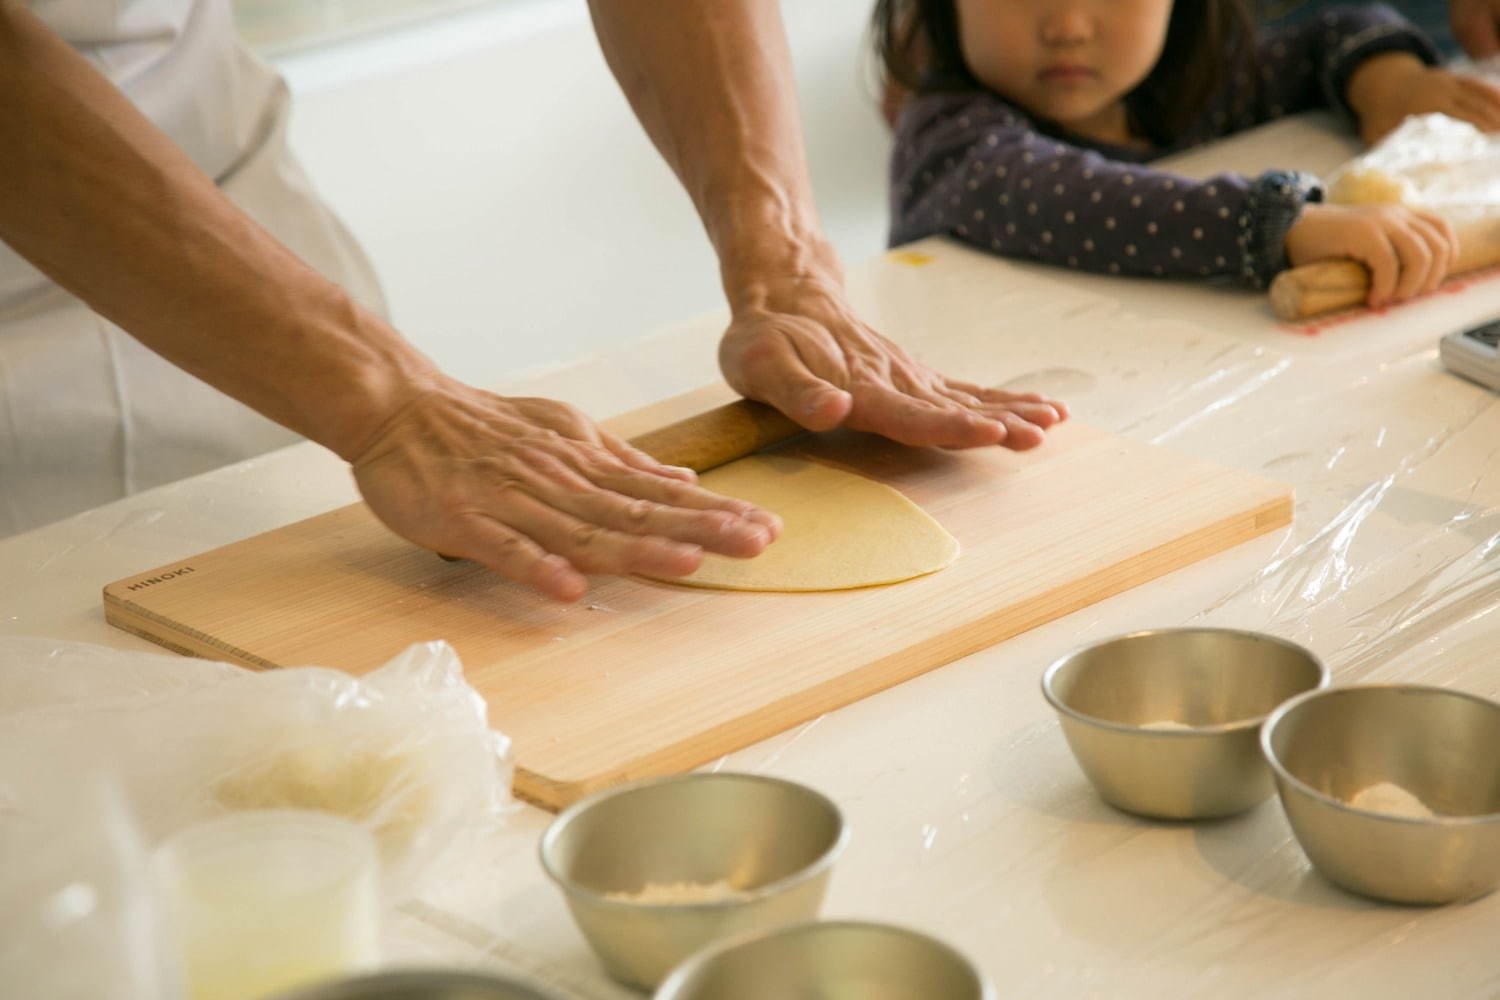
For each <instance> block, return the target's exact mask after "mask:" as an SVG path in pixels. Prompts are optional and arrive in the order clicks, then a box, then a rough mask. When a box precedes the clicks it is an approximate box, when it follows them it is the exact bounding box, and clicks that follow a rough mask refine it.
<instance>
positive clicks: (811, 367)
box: [719, 276, 1068, 451]
mask: <svg viewBox="0 0 1500 1000" xmlns="http://www.w3.org/2000/svg"><path fill="white" fill-rule="evenodd" d="M752 299H753V301H752V302H750V303H749V304H744V305H742V306H741V307H740V308H739V309H737V310H736V311H735V315H734V319H733V321H732V322H731V323H730V326H729V329H728V331H727V332H726V333H725V334H724V339H723V341H722V342H721V343H720V346H719V366H720V368H721V369H722V370H723V372H724V377H725V379H726V380H728V382H729V384H730V385H731V386H733V387H734V388H735V389H736V390H737V391H738V392H740V393H741V394H742V395H744V396H748V397H750V398H751V399H758V400H760V401H761V402H763V403H768V404H770V405H771V406H774V407H776V408H777V409H779V410H781V412H783V413H785V414H786V415H787V416H789V417H791V418H792V419H793V420H795V421H797V422H798V423H799V424H801V425H802V426H804V427H806V428H808V429H809V430H827V429H829V428H832V427H836V426H839V425H841V424H842V425H844V426H846V427H850V428H852V429H854V430H860V431H870V432H872V433H875V434H881V435H883V436H885V437H888V438H891V439H893V440H896V441H900V442H902V443H903V444H910V445H927V446H936V447H941V448H973V447H979V446H982V445H994V444H1000V445H1004V446H1005V447H1007V448H1012V449H1015V450H1017V451H1021V450H1024V449H1027V448H1033V447H1035V446H1036V445H1039V444H1041V443H1042V439H1043V437H1044V436H1045V432H1046V430H1047V428H1049V427H1051V426H1052V425H1053V424H1055V423H1057V422H1058V421H1059V420H1064V419H1066V418H1067V415H1068V410H1067V407H1066V406H1064V405H1063V404H1062V403H1060V402H1057V401H1056V400H1052V399H1048V398H1046V397H1043V396H1039V395H1037V394H1035V393H1013V392H1003V391H1001V390H998V389H985V388H981V387H980V386H977V385H973V384H971V383H968V382H960V381H956V380H954V379H950V378H946V377H944V376H943V375H941V374H939V373H938V372H935V371H933V370H932V369H931V368H928V367H927V366H926V365H923V364H921V363H919V362H917V361H915V360H913V359H912V358H911V357H910V356H908V355H907V354H906V352H905V351H903V350H902V349H901V348H900V347H898V346H896V345H895V344H893V343H891V342H890V341H889V340H887V339H885V338H884V337H882V336H880V335H879V334H878V333H876V332H875V331H874V330H872V329H871V328H870V327H869V326H867V325H866V324H865V323H863V322H861V321H860V319H859V318H858V317H857V316H856V315H855V314H854V312H853V310H852V309H850V307H849V305H848V304H847V302H846V301H845V299H844V295H843V292H842V289H841V288H839V287H838V286H837V285H836V284H835V283H833V282H831V281H829V280H826V279H816V278H809V277H806V276H803V277H799V278H798V279H795V280H791V281H786V282H781V283H774V282H773V283H769V284H765V285H763V286H762V287H761V294H758V295H756V296H753V297H752Z"/></svg>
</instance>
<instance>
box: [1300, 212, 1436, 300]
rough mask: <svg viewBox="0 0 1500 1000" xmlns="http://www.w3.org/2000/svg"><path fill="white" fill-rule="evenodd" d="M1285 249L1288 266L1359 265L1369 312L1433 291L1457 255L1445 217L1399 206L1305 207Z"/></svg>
mask: <svg viewBox="0 0 1500 1000" xmlns="http://www.w3.org/2000/svg"><path fill="white" fill-rule="evenodd" d="M1285 246H1286V255H1287V259H1288V260H1289V261H1290V262H1291V264H1292V266H1293V267H1296V266H1299V265H1301V264H1311V263H1313V262H1314V261H1319V260H1357V261H1359V262H1360V263H1361V264H1363V265H1365V267H1367V268H1369V270H1370V297H1369V298H1368V299H1366V300H1365V301H1366V304H1368V305H1369V306H1370V308H1372V309H1375V308H1379V307H1380V306H1383V305H1386V304H1388V303H1391V302H1400V301H1402V300H1403V299H1409V298H1412V297H1413V296H1416V295H1422V294H1424V293H1426V292H1430V291H1432V290H1433V289H1435V288H1437V287H1438V285H1441V284H1442V283H1443V279H1444V278H1446V277H1447V276H1448V270H1449V269H1450V268H1451V267H1452V266H1453V261H1454V259H1455V258H1456V257H1457V256H1458V238H1457V237H1456V236H1454V234H1453V227H1452V226H1450V225H1449V224H1448V221H1447V220H1446V219H1443V218H1442V217H1441V216H1437V215H1432V214H1431V213H1428V212H1419V211H1416V210H1414V209H1410V208H1404V207H1402V206H1400V205H1318V204H1312V205H1308V206H1306V207H1305V208H1303V209H1302V214H1301V216H1299V217H1298V219H1297V221H1296V223H1295V224H1294V225H1293V226H1292V228H1291V229H1290V230H1289V231H1288V232H1287V234H1286V243H1285Z"/></svg>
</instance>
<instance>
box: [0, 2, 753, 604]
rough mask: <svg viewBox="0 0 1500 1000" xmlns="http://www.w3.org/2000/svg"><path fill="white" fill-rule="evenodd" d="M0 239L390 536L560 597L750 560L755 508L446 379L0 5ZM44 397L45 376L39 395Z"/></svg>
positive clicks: (65, 50) (575, 427) (536, 405)
mask: <svg viewBox="0 0 1500 1000" xmlns="http://www.w3.org/2000/svg"><path fill="white" fill-rule="evenodd" d="M0 177H3V178H4V182H3V183H0V240H4V241H5V242H6V243H7V244H9V245H10V246H11V247H13V248H14V249H15V250H16V251H17V252H19V253H20V254H21V255H22V256H24V257H26V258H27V259H28V260H29V261H31V262H32V263H33V264H34V265H36V266H37V267H38V268H39V269H41V270H42V271H43V272H45V273H46V274H47V275H48V276H49V277H51V278H52V279H53V280H54V281H56V282H57V283H58V284H60V285H61V286H62V287H64V288H66V289H68V290H69V291H71V292H72V293H74V294H75V295H77V296H78V297H79V298H80V299H82V300H83V301H84V302H86V303H88V305H89V306H90V307H92V308H93V309H94V310H96V311H97V312H98V313H100V314H101V315H103V316H105V317H107V318H109V319H110V320H112V321H113V322H115V323H116V324H118V325H119V326H120V327H121V328H122V329H124V330H126V331H128V332H129V333H131V334H132V335H133V336H135V337H137V338H138V339H140V340H141V341H142V342H143V343H145V344H146V345H147V346H149V347H150V348H151V349H153V350H154V351H156V352H157V353H159V354H161V355H162V356H163V357H165V358H167V359H168V360H170V361H172V362H173V363H174V364H177V365H179V366H180V367H182V368H184V369H185V370H187V371H189V372H191V373H192V374H193V375H196V376H197V377H199V378H201V379H203V380H204V381H206V382H208V383H210V384H212V385H214V386H216V387H218V388H219V389H221V390H223V391H224V392H226V393H228V394H229V395H231V396H233V397H234V398H236V399H238V400H240V401H241V402H243V403H245V404H247V405H249V406H251V407H253V408H254V409H256V410H258V411H259V412H261V413H263V414H265V415H266V416H268V417H270V418H271V419H273V420H275V421H277V422H279V423H281V424H283V425H285V426H286V427H288V428H290V429H292V430H294V431H297V432H298V433H300V434H303V435H305V436H306V437H308V438H311V439H312V440H314V441H317V442H319V443H320V444H323V445H324V446H326V447H328V448H330V449H331V450H333V451H334V452H336V453H337V454H338V455H340V456H341V457H342V458H344V459H346V460H347V461H349V462H350V463H351V465H352V466H353V471H354V475H355V478H356V481H357V483H358V485H359V487H360V490H361V491H362V493H363V494H364V497H365V499H366V500H367V501H368V502H369V504H370V506H371V507H372V509H373V510H374V511H375V513H376V514H377V515H378V516H379V517H380V518H381V519H382V520H383V521H384V522H385V523H386V524H387V525H388V526H390V527H391V528H392V529H393V530H394V531H396V532H397V533H398V534H401V535H403V536H405V537H406V538H408V539H410V540H412V541H414V542H416V543H417V544H419V545H423V546H426V547H429V548H432V549H435V550H437V551H440V552H444V553H448V554H451V555H454V556H461V557H466V558H470V559H473V560H475V561H477V562H480V563H483V564H484V565H486V566H489V567H491V568H492V569H494V570H496V571H497V572H500V573H502V574H504V575H505V576H507V577H510V578H511V579H514V580H516V581H518V582H522V583H525V584H529V585H531V586H534V587H537V588H538V589H540V590H542V591H543V592H545V593H547V594H549V595H551V596H553V597H557V598H561V599H574V598H577V597H578V596H581V594H582V593H583V590H584V587H585V583H584V580H583V577H582V575H581V574H582V573H584V572H635V571H644V572H655V573H667V574H681V573H687V572H691V571H692V570H693V569H694V568H695V567H696V566H697V564H698V562H699V560H700V558H701V553H702V550H703V549H705V548H706V549H710V550H712V551H716V552H722V553H725V554H730V555H742V556H743V555H753V554H755V553H756V552H759V551H760V550H761V548H763V547H764V546H765V545H766V544H767V543H768V542H769V541H770V540H771V539H772V537H773V536H774V534H775V532H776V530H777V526H776V521H775V518H774V517H772V516H771V515H769V514H765V513H763V512H760V511H757V510H755V509H754V508H752V507H750V506H749V505H748V504H744V503H741V502H739V501H732V500H727V499H724V498H719V497H715V496H714V495H712V494H709V493H707V492H705V491H703V490H701V489H699V488H698V487H697V486H695V485H693V484H692V482H691V479H692V477H691V475H690V474H688V473H686V472H685V471H683V470H670V469H667V468H665V467H663V466H660V465H659V464H657V463H656V462H654V461H653V460H652V459H650V458H649V457H647V456H645V455H643V454H641V453H639V452H637V451H635V450H634V449H632V448H630V447H629V446H628V445H625V444H624V443H622V442H620V441H617V440H615V439H613V438H610V437H609V436H607V435H605V434H602V433H601V432H600V431H599V430H598V429H596V428H595V427H594V426H593V425H592V424H591V423H589V421H588V420H587V419H585V418H584V417H583V416H582V415H581V414H579V413H577V412H576V411H574V410H572V409H571V408H569V407H566V406H563V405H562V404H559V403H554V402H550V401H546V400H520V399H507V398H502V397H499V396H495V395H492V394H490V393H485V392H482V391H480V390H477V389H474V388H471V387H469V386H467V385H464V384H462V383H460V382H457V381H455V380H453V379H451V378H449V377H447V376H445V375H444V374H443V373H442V372H440V371H439V370H438V369H437V368H436V367H435V366H434V365H433V364H432V362H431V361H429V360H428V359H427V358H426V357H425V356H423V355H422V354H421V352H419V351H418V350H416V348H415V347H413V346H412V345H411V344H410V343H408V342H407V341H406V340H404V339H403V338H402V337H401V336H400V335H399V334H398V333H397V332H396V331H395V330H394V329H393V328H391V327H390V326H388V325H387V324H386V323H384V322H383V321H382V320H381V319H380V318H378V317H377V316H375V315H373V314H372V313H370V312H368V311H367V310H365V309H363V308H361V307H360V306H359V305H358V304H356V303H355V302H354V301H353V300H352V299H351V298H350V297H349V296H348V294H347V293H345V292H344V290H343V289H341V288H339V287H338V286H337V285H335V284H333V283H331V282H329V281H327V280H326V279H324V278H323V277H322V276H320V275H319V274H318V273H317V272H316V271H314V270H313V269H312V268H311V267H309V266H308V265H306V264H305V263H303V262H302V261H301V260H300V259H298V258H297V257H296V256H295V255H294V254H292V253H291V252H290V251H289V250H287V249H286V248H285V247H284V246H282V245H281V244H280V243H279V242H277V241H276V240H275V239H274V238H273V237H271V236H270V235H269V234H268V233H266V232H265V231H264V230H263V229H261V228H260V227H259V226H258V225H256V224H255V223H254V222H253V221H252V220H251V219H249V218H248V217H247V216H245V215H244V214H243V213H242V212H240V211H239V210H238V209H237V208H236V207H235V206H234V205H233V204H232V203H230V202H229V201H228V199H226V198H225V197H223V195H222V194H221V193H220V192H219V190H218V189H217V188H216V187H215V185H214V183H213V181H212V180H211V179H210V178H209V177H207V176H206V175H204V174H203V173H202V172H201V171H200V170H199V169H198V168H197V167H196V166H195V165H194V164H193V163H192V161H191V160H190V159H189V158H188V157H187V156H186V154H184V153H183V152H182V151H181V150H180V149H179V148H178V147H176V146H175V145H174V144H173V143H172V142H171V140H170V139H169V138H168V137H167V136H166V135H165V134H163V133H162V132H160V131H159V130H157V129H156V127H155V126H154V125H153V124H152V123H151V122H150V121H148V120H147V119H146V118H145V117H144V116H143V115H141V114H140V112H139V111H138V110H137V109H136V108H135V107H134V106H133V105H132V104H131V103H130V102H129V101H128V100H127V99H126V98H125V97H124V95H123V94H121V93H120V92H119V91H118V90H117V89H116V88H115V87H114V86H113V85H111V84H110V83H109V81H108V80H106V79H105V78H104V77H103V76H101V75H100V74H99V73H98V72H96V71H95V70H94V68H93V67H92V66H91V65H90V64H89V63H88V62H87V61H86V60H84V59H83V58H82V57H81V56H79V55H78V54H77V53H76V52H74V51H73V49H72V48H70V47H69V46H68V45H67V44H66V43H64V42H63V41H62V40H61V39H60V38H58V37H57V36H56V35H55V34H53V33H52V32H51V31H50V30H49V29H48V28H47V27H46V26H45V25H43V24H42V23H41V22H40V21H39V20H37V19H36V18H35V17H34V16H33V15H31V14H30V13H29V12H28V11H27V10H26V9H25V5H24V4H22V3H19V2H18V0H0ZM60 389H61V387H60Z"/></svg>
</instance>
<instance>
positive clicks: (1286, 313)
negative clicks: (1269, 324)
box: [1270, 260, 1370, 321]
mask: <svg viewBox="0 0 1500 1000" xmlns="http://www.w3.org/2000/svg"><path fill="white" fill-rule="evenodd" d="M1369 294H1370V272H1369V271H1368V270H1367V269H1366V268H1365V266H1364V265H1363V264H1361V263H1359V262H1358V261H1354V260H1320V261H1318V262H1317V263H1316V264H1303V265H1302V266H1301V267H1291V268H1287V269H1286V270H1285V271H1282V272H1281V273H1280V274H1278V275H1277V276H1276V277H1275V278H1273V279H1272V280H1271V288H1270V295H1271V309H1272V310H1273V311H1274V312H1275V313H1276V316H1277V317H1278V318H1279V319H1282V320H1287V321H1295V320H1299V319H1307V318H1308V317H1309V316H1318V315H1321V314H1322V313H1326V312H1334V311H1336V310H1338V309H1349V308H1352V307H1353V306H1357V305H1360V304H1362V303H1363V302H1364V301H1365V299H1366V298H1368V297H1369Z"/></svg>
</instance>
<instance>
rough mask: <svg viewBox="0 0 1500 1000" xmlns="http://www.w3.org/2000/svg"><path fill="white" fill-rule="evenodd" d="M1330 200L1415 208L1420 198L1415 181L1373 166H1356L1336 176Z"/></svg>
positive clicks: (1330, 188)
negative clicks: (1412, 206) (1413, 206)
mask: <svg viewBox="0 0 1500 1000" xmlns="http://www.w3.org/2000/svg"><path fill="white" fill-rule="evenodd" d="M1328 200H1329V201H1331V202H1336V203H1338V204H1340V205H1415V204H1416V203H1417V202H1418V201H1419V200H1420V199H1419V198H1418V195H1417V188H1416V185H1415V184H1413V183H1412V182H1411V178H1409V177H1403V176H1401V175H1400V174H1390V173H1386V172H1385V171H1384V170H1377V169H1375V168H1373V167H1356V168H1354V169H1351V170H1346V171H1344V172H1343V173H1342V174H1340V175H1339V176H1338V177H1336V178H1335V179H1334V181H1333V183H1332V184H1331V185H1329V188H1328Z"/></svg>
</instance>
